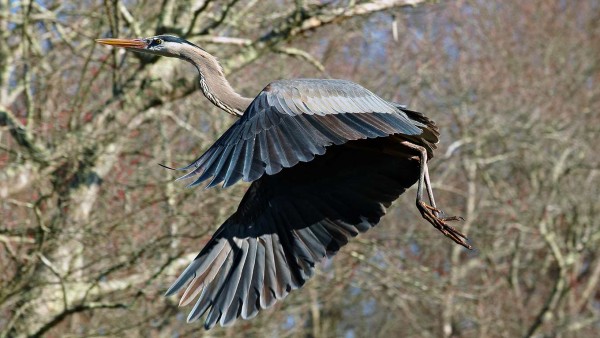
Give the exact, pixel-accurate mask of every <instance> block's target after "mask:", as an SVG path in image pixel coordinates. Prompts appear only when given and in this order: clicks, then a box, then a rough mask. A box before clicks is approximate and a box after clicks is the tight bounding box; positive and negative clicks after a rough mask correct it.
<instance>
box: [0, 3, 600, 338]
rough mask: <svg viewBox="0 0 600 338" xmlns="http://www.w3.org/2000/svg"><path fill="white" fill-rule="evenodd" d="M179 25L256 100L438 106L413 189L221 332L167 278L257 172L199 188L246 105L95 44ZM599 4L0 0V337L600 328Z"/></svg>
mask: <svg viewBox="0 0 600 338" xmlns="http://www.w3.org/2000/svg"><path fill="white" fill-rule="evenodd" d="M161 33H170V34H177V35H179V36H182V37H185V38H186V39H188V40H190V41H192V42H194V43H196V44H198V45H201V46H202V47H203V48H205V49H206V50H208V51H209V52H211V53H213V54H214V55H216V56H217V57H219V58H220V60H221V61H222V63H223V66H224V69H225V72H226V74H227V75H228V78H229V79H230V82H231V83H232V84H233V85H234V87H235V88H237V89H238V90H239V91H240V92H242V93H243V94H245V95H246V96H254V95H256V94H257V93H258V92H259V91H260V90H261V89H262V88H263V87H264V86H265V85H266V84H268V83H269V81H272V80H275V79H281V78H295V77H320V78H324V77H332V78H344V79H350V80H353V81H355V82H358V83H360V84H362V85H364V86H365V87H367V88H369V89H370V90H372V91H373V92H375V93H377V94H379V95H381V96H382V97H384V98H387V99H390V100H394V101H396V102H402V103H405V104H407V105H408V106H409V107H410V108H412V109H414V110H417V111H421V112H424V113H426V114H427V115H428V116H429V117H431V118H432V119H434V120H435V121H436V122H437V123H438V125H439V126H440V128H441V132H442V139H441V143H440V147H439V149H438V151H437V153H436V154H435V155H436V156H435V158H434V159H433V160H432V161H431V162H430V163H431V164H430V172H431V176H432V180H433V187H434V192H435V194H436V197H437V200H438V204H439V205H440V206H441V207H442V209H444V210H445V211H446V212H447V213H448V214H458V215H462V216H463V217H464V218H465V219H466V221H465V222H463V223H462V224H459V225H458V226H459V227H460V229H461V230H463V231H464V232H466V233H467V234H468V235H469V237H470V239H471V243H472V244H473V245H474V246H475V247H476V250H474V251H468V250H465V249H464V248H462V247H459V246H457V245H455V244H454V243H452V242H451V241H450V240H448V239H447V238H445V237H444V236H442V235H441V234H440V233H439V232H437V231H436V230H435V229H433V228H432V227H431V225H429V224H428V223H427V222H426V221H424V220H423V219H422V218H421V217H420V215H419V213H418V211H417V209H416V208H415V206H414V197H415V189H414V188H413V189H411V190H409V191H407V192H406V193H405V194H404V195H403V196H402V197H401V198H400V199H399V200H398V201H396V203H394V205H393V206H392V207H391V208H390V209H389V210H388V215H387V216H386V217H385V218H384V219H383V220H382V222H381V223H380V224H379V226H377V227H376V228H375V229H373V230H372V231H370V232H369V233H367V234H364V235H361V236H359V237H358V238H356V239H355V240H353V241H352V242H351V243H350V244H349V245H348V246H346V247H344V248H343V249H342V250H341V251H340V253H339V254H338V255H337V256H336V257H334V258H333V259H332V260H329V261H327V262H325V263H324V264H321V265H320V266H319V268H318V272H317V274H316V277H315V278H313V280H311V281H310V282H308V283H307V285H305V287H304V288H302V289H301V290H298V291H295V292H292V293H291V295H290V296H288V298H287V299H286V300H285V301H283V302H279V303H278V304H277V305H276V306H274V307H273V308H272V309H269V310H267V311H264V312H262V313H261V314H259V316H258V317H256V318H255V319H253V320H251V321H237V322H236V324H235V325H234V326H233V327H230V328H215V329H214V330H211V331H209V332H208V333H207V332H204V330H203V329H202V326H201V322H196V323H192V324H186V321H185V318H186V316H187V312H188V311H189V310H190V307H188V308H179V307H178V306H177V304H178V299H177V297H170V298H165V297H163V296H162V295H163V293H164V292H165V290H166V289H167V287H168V286H169V285H170V283H171V282H172V281H173V280H174V279H175V278H176V276H177V275H178V274H179V273H180V272H181V271H182V270H183V269H184V268H185V266H186V265H187V264H188V263H189V261H190V260H191V259H192V258H193V257H194V256H195V254H196V253H197V252H198V251H199V250H200V249H201V247H202V246H203V244H204V243H205V242H206V241H207V239H208V238H209V236H210V234H211V233H212V232H213V231H214V230H215V229H216V227H217V226H218V225H220V224H221V222H222V221H224V220H225V219H226V218H227V216H228V215H230V214H231V213H232V212H233V211H234V210H235V208H236V206H237V204H238V202H239V201H240V199H241V197H242V195H243V193H244V191H245V189H246V188H247V184H237V185H235V186H233V187H231V188H228V189H222V188H215V189H210V190H203V189H201V188H197V189H186V188H185V183H184V182H174V178H175V177H176V174H174V173H173V172H171V171H168V170H165V169H163V168H161V167H159V166H158V165H157V164H158V163H165V164H167V165H171V166H182V165H186V164H188V163H189V162H190V161H192V160H193V159H195V158H196V157H197V156H198V155H199V154H201V153H202V152H203V150H205V149H206V148H207V147H208V146H209V145H210V144H211V143H212V142H213V141H214V140H216V138H217V137H218V136H219V135H220V134H221V133H223V131H224V130H225V129H226V128H227V127H228V126H229V125H231V124H232V123H233V122H234V118H232V117H230V116H229V115H227V114H225V113H223V112H221V111H218V110H217V109H216V108H214V107H213V106H212V105H211V104H210V103H209V102H208V101H207V100H206V99H205V98H204V97H203V96H202V94H201V93H200V91H199V90H198V84H197V74H196V70H195V69H194V68H193V67H192V66H191V65H189V64H187V63H185V62H183V61H181V60H176V59H167V58H156V57H148V56H142V55H135V54H133V53H125V52H124V51H122V50H114V49H111V48H107V47H103V46H100V45H97V44H95V43H94V39H95V38H100V37H145V36H152V35H156V34H161ZM599 135H600V1H598V0H580V1H562V0H561V1H559V0H556V1H553V0H528V1H516V0H513V1H488V0H471V1H426V0H411V1H409V0H373V1H352V0H339V1H337V0H332V1H313V0H296V1H279V0H268V1H257V0H239V1H238V0H228V1H210V0H204V1H202V0H198V1H192V0H188V1H174V0H163V1H147V0H140V1H129V0H106V1H99V0H96V1H94V0H92V1H50V0H48V1H45V0H39V1H32V0H21V1H14V0H0V213H1V218H0V271H1V273H0V337H13V336H17V337H20V336H23V337H25V336H31V337H38V336H47V337H80V336H82V337H98V336H127V337H192V336H194V337H197V336H207V337H208V336H210V337H237V336H254V337H314V338H318V337H346V338H354V337H391V336H403V337H404V336H405V337H518V336H524V337H534V336H535V337H597V336H598V332H600V290H599V284H600V249H599V247H600V226H599V221H598V213H599V212H600V203H599V202H598V201H597V199H598V196H599V194H600V179H599V174H600V172H599V169H600V163H599V158H600V157H599V156H598V155H597V153H596V150H597V149H596V150H595V147H598V146H599V141H600V138H599Z"/></svg>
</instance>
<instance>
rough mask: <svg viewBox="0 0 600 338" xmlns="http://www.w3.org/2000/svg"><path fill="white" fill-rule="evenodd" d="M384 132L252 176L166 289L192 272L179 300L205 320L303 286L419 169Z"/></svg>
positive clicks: (246, 310) (226, 317) (226, 320)
mask: <svg viewBox="0 0 600 338" xmlns="http://www.w3.org/2000/svg"><path fill="white" fill-rule="evenodd" d="M393 143H394V141H393V140H392V139H389V138H376V139H368V140H359V141H352V142H348V143H347V144H345V145H343V146H339V147H332V148H330V149H328V151H327V153H326V154H325V155H323V156H318V157H317V158H315V159H314V160H313V161H312V162H310V163H300V164H298V165H296V166H294V167H293V168H290V169H285V170H283V171H282V172H281V173H280V174H278V175H274V176H270V175H265V176H263V177H262V178H260V179H259V180H257V181H255V182H253V183H252V185H251V186H250V188H249V190H248V191H247V192H246V195H245V196H244V198H243V200H242V202H241V203H240V206H239V208H238V210H237V211H236V213H234V214H233V215H232V216H231V217H230V218H229V219H228V220H227V221H225V223H224V224H223V225H222V226H221V227H220V228H219V230H217V232H216V233H215V234H214V235H213V237H212V239H211V240H210V241H209V243H208V244H207V245H206V247H205V248H204V249H202V251H201V252H200V254H199V255H198V256H197V257H196V259H195V260H194V261H193V262H192V263H191V264H190V265H189V266H188V268H187V269H186V270H185V271H184V272H183V273H182V275H181V276H180V277H179V278H178V279H177V280H176V281H175V283H174V284H173V285H172V286H171V288H170V289H169V290H168V291H167V295H172V294H174V293H176V292H177V291H178V290H180V289H181V288H183V286H185V285H186V284H187V283H188V282H189V281H190V280H191V282H190V283H189V285H188V287H187V289H186V291H185V293H184V295H183V297H182V299H181V302H180V304H181V305H185V304H189V303H191V302H192V301H194V299H196V298H197V297H198V300H197V302H196V305H195V306H194V308H193V309H192V311H191V312H190V314H189V316H188V321H194V320H196V319H198V318H199V317H201V316H202V315H203V314H205V313H208V314H207V316H206V321H205V327H206V328H207V329H208V328H211V327H213V326H214V325H215V324H216V323H220V324H221V325H222V326H225V325H228V324H230V323H232V322H233V321H234V320H235V319H236V318H238V317H242V318H244V319H248V318H252V317H254V316H255V315H256V314H257V313H258V312H259V311H260V310H261V309H265V308H267V307H269V306H271V305H273V304H274V303H275V302H276V301H277V300H280V299H283V298H284V297H285V296H286V295H287V294H288V293H289V292H290V291H291V290H293V289H297V288H299V287H301V286H302V285H303V284H304V283H305V282H306V281H307V280H308V279H309V278H310V277H311V276H312V275H313V272H314V267H315V264H316V263H317V262H319V261H321V260H322V259H323V258H324V257H326V256H331V255H333V254H335V253H336V252H337V251H338V250H339V249H340V248H341V247H342V246H343V245H345V244H346V243H347V242H348V240H349V239H350V238H351V237H354V236H356V235H357V234H358V233H360V232H364V231H367V230H368V229H370V228H371V227H373V226H375V225H376V224H377V223H378V222H379V219H380V218H381V217H382V216H383V215H384V214H385V209H386V208H387V207H389V206H390V204H391V203H392V201H394V200H395V199H396V198H398V196H399V195H400V194H402V193H403V192H404V191H405V189H406V188H408V187H410V186H411V185H412V184H414V183H415V182H416V181H417V179H418V176H419V163H418V161H416V160H412V159H410V157H411V156H410V155H407V156H404V155H403V154H402V153H399V152H398V150H397V148H398V146H397V144H393Z"/></svg>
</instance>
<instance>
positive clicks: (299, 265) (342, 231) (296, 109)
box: [96, 35, 471, 329]
mask: <svg viewBox="0 0 600 338" xmlns="http://www.w3.org/2000/svg"><path fill="white" fill-rule="evenodd" d="M96 41H97V42H99V43H101V44H105V45H111V46H116V47H124V48H126V49H128V50H131V51H135V52H142V53H150V54H156V55H162V56H168V57H176V58H180V59H183V60H186V61H188V62H190V63H192V64H193V65H194V66H195V67H196V69H198V72H199V73H200V88H201V90H202V92H203V93H204V96H206V98H207V99H208V100H209V101H210V102H212V103H213V104H214V105H216V106H217V107H219V108H221V109H222V110H224V111H225V112H227V113H229V114H232V115H235V116H237V117H239V119H238V120H237V121H236V122H235V123H234V124H233V125H232V126H231V127H230V128H229V129H228V130H227V131H226V132H225V134H223V135H222V136H221V137H220V138H219V139H218V140H217V141H216V142H215V143H214V144H213V145H212V146H211V147H210V148H209V149H208V150H207V151H206V152H205V153H204V154H202V155H201V156H200V157H199V158H198V159H197V160H195V161H194V162H193V163H191V164H190V165H188V166H186V167H184V168H180V169H183V170H189V172H188V173H187V174H185V175H184V176H182V177H181V178H192V177H195V180H194V181H193V183H191V184H190V185H191V186H195V185H198V184H200V183H201V182H204V181H206V180H208V179H210V181H209V183H208V185H207V187H212V186H215V185H217V184H219V183H222V185H223V187H227V186H230V185H232V184H234V183H236V182H237V181H239V180H240V179H241V180H244V181H246V182H252V184H251V185H250V187H249V188H248V190H247V191H246V193H245V195H244V197H243V198H242V201H241V202H240V205H239V207H238V209H237V211H236V212H235V213H234V214H233V215H231V217H229V218H228V219H227V220H226V221H225V223H223V225H221V227H220V228H219V229H218V230H217V232H216V233H215V234H214V235H213V236H212V238H211V239H210V240H209V242H208V243H207V244H206V246H205V247H204V248H203V249H202V251H200V253H199V254H198V256H197V257H196V258H195V259H194V260H193V261H192V262H191V264H190V265H189V266H188V267H187V268H186V269H185V271H184V272H183V273H182V274H181V276H179V278H177V280H176V281H175V282H174V283H173V285H172V286H171V287H170V288H169V290H168V291H167V293H166V295H167V296H168V295H173V294H175V293H176V292H178V291H179V290H180V289H182V288H183V287H184V286H185V285H186V284H187V285H188V286H187V288H186V290H185V292H184V293H183V296H182V298H181V301H180V305H181V306H183V305H187V304H189V303H191V302H192V301H194V300H195V299H197V301H196V304H195V306H194V307H193V309H192V310H191V312H190V314H189V316H188V321H190V322H191V321H194V320H197V319H198V318H199V317H201V316H202V315H204V314H205V313H206V312H208V314H207V315H206V320H205V323H204V326H205V328H206V329H210V328H212V327H213V326H214V325H215V324H216V323H220V324H221V325H222V326H226V325H228V324H231V323H232V322H233V321H235V319H237V318H238V317H242V318H244V319H248V318H252V317H254V316H256V315H257V313H258V312H259V311H260V310H261V309H265V308H268V307H270V306H271V305H273V304H274V303H275V302H276V301H277V300H281V299H282V298H284V297H285V296H287V295H288V293H289V292H290V291H291V290H294V289H297V288H300V287H301V286H302V285H303V284H304V283H305V282H306V281H307V280H308V279H309V278H310V277H311V276H312V275H313V273H314V268H315V264H316V263H317V262H319V261H322V260H323V259H324V258H325V257H331V256H332V255H334V254H335V253H336V252H337V251H338V250H339V249H340V248H341V247H342V246H344V245H345V244H346V243H347V242H348V240H349V238H350V237H354V236H356V235H358V234H359V233H361V232H365V231H367V230H368V229H370V228H372V227H374V226H375V225H377V223H378V222H379V220H380V218H381V217H382V216H383V215H384V214H385V211H386V208H388V207H389V206H390V205H391V203H392V202H393V201H394V200H396V199H397V198H398V196H400V194H402V193H403V192H404V191H405V190H406V189H407V188H409V187H410V186H412V185H413V184H414V183H417V199H416V204H417V208H418V210H419V211H420V212H421V215H422V216H423V218H425V219H426V220H427V221H428V222H430V223H431V224H432V225H433V226H434V227H435V228H436V229H438V230H439V231H441V232H442V233H443V234H444V235H446V236H448V237H449V238H451V239H452V240H453V241H454V242H456V243H458V244H460V245H462V246H464V247H466V248H469V249H470V248H471V246H470V245H469V244H468V243H467V242H466V237H465V235H463V234H462V233H461V232H460V231H458V230H456V229H455V228H453V227H452V226H450V225H449V224H448V223H447V222H449V221H453V220H459V219H461V218H460V217H441V216H440V215H441V212H440V210H439V209H437V208H436V205H435V201H434V198H433V193H432V190H431V184H430V182H429V172H428V169H427V161H428V159H430V158H431V157H432V156H433V150H434V149H435V148H436V143H437V142H438V138H439V131H438V128H437V126H436V125H435V123H434V122H433V121H432V120H430V119H429V118H427V117H426V116H425V115H423V114H421V113H418V112H416V111H412V110H409V109H407V108H406V107H405V106H403V105H400V104H397V103H394V102H390V101H386V100H384V99H382V98H380V97H379V96H377V95H375V94H373V93H372V92H370V91H369V90H367V89H365V88H364V87H362V86H360V85H358V84H356V83H353V82H350V81H345V80H331V79H295V80H277V81H273V82H271V83H270V84H268V85H267V86H266V87H265V88H264V89H263V90H262V91H261V92H260V93H259V94H258V95H257V96H256V97H255V98H254V99H252V98H247V97H243V96H241V95H240V94H238V93H236V92H235V91H234V90H233V88H232V87H231V85H230V84H229V82H228V81H227V79H226V78H225V76H224V74H223V70H222V68H221V66H220V64H219V62H218V61H217V59H216V58H215V57H213V56H212V55H210V54H209V53H208V52H206V51H205V50H204V49H202V48H201V47H199V46H197V45H195V44H193V43H191V42H189V41H186V40H184V39H181V38H178V37H175V36H170V35H159V36H154V37H150V38H142V39H98V40H96ZM424 191H426V192H427V194H428V197H429V201H430V204H427V203H426V202H425V201H424V200H423V193H424ZM188 283H189V284H188Z"/></svg>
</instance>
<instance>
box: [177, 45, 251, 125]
mask: <svg viewBox="0 0 600 338" xmlns="http://www.w3.org/2000/svg"><path fill="white" fill-rule="evenodd" d="M184 48H185V50H184V51H183V53H181V56H182V58H184V59H186V60H187V61H189V62H191V63H192V64H193V65H194V66H196V69H198V72H199V73H200V89H201V90H202V93H204V96H206V98H207V99H208V100H209V101H210V102H212V103H213V104H214V105H215V106H217V107H219V108H221V109H223V110H224V111H225V112H227V113H229V114H232V115H236V116H242V115H243V114H244V111H245V110H246V108H248V106H249V105H250V103H251V102H252V99H251V98H248V97H243V96H241V95H240V94H238V93H236V92H235V90H234V89H233V88H232V87H231V85H230V84H229V82H228V81H227V79H226V78H225V75H224V74H223V68H222V67H221V65H220V64H219V62H218V61H217V59H216V58H215V57H213V56H212V55H210V54H208V53H207V52H206V51H204V50H202V49H200V48H197V47H194V46H191V45H186V46H185V47H184Z"/></svg>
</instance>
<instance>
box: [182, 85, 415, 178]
mask: <svg viewBox="0 0 600 338" xmlns="http://www.w3.org/2000/svg"><path fill="white" fill-rule="evenodd" d="M424 128H427V126H426V124H423V123H422V122H419V121H418V120H414V119H411V118H409V117H408V116H407V114H406V113H405V112H404V109H402V108H401V107H400V106H398V105H395V104H393V103H390V102H387V101H385V100H383V99H381V98H380V97H378V96H377V95H375V94H373V93H371V92H370V91H368V90H367V89H365V88H363V87H361V86H359V85H357V84H355V83H353V82H349V81H344V80H320V79H300V80H281V81H276V82H272V83H271V84H269V85H268V86H267V87H265V89H263V91H262V92H261V93H260V94H259V95H258V96H257V97H256V98H255V99H254V101H252V103H251V104H250V106H249V107H248V108H247V109H246V112H245V113H244V115H243V116H242V118H241V119H240V120H238V121H237V122H236V123H234V124H233V125H232V126H231V127H230V128H229V129H228V130H227V132H225V134H223V136H221V137H220V138H219V139H218V140H217V141H216V142H215V144H213V145H212V146H211V147H210V148H209V149H208V150H207V151H206V152H205V153H204V154H203V155H202V156H200V158H198V159H197V160H196V161H194V162H193V163H192V164H190V165H189V166H187V167H184V168H181V169H182V170H189V169H192V170H191V171H190V172H189V173H188V174H186V175H184V176H183V177H181V178H180V179H184V178H189V177H192V176H195V175H200V176H199V177H198V178H197V179H196V180H195V181H194V182H193V183H192V184H191V185H192V186H193V185H197V184H200V183H201V182H203V181H205V180H207V179H209V178H210V177H213V179H212V180H211V181H210V183H209V184H208V187H211V186H214V185H217V184H219V183H220V182H223V186H230V185H232V184H234V183H235V182H237V181H238V180H240V179H243V180H244V181H247V182H252V181H255V180H257V179H258V178H260V177H261V176H262V175H263V174H265V173H266V174H268V175H272V174H275V173H277V172H279V171H280V170H281V169H282V168H289V167H292V166H294V165H296V164H297V163H298V162H308V161H311V160H312V159H313V158H314V157H315V155H322V154H324V153H325V147H327V146H329V145H332V144H336V145H339V144H343V143H345V142H347V141H350V140H357V139H365V138H375V137H382V136H387V135H391V134H404V135H421V134H422V132H423V129H424Z"/></svg>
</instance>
